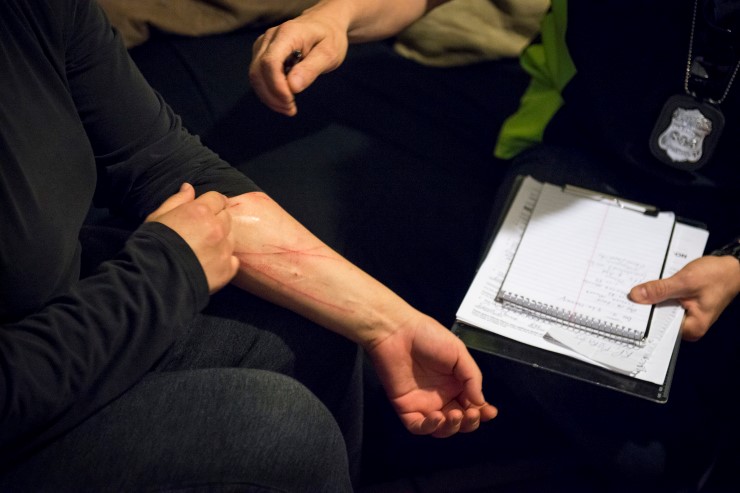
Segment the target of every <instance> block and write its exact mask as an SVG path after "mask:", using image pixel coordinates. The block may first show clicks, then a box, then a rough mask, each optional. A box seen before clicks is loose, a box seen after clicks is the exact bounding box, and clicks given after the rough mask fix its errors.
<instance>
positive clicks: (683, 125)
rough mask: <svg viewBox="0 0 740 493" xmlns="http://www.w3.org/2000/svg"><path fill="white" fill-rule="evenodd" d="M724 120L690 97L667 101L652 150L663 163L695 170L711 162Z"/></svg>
mask: <svg viewBox="0 0 740 493" xmlns="http://www.w3.org/2000/svg"><path fill="white" fill-rule="evenodd" d="M724 125H725V117H724V115H723V114H722V112H721V111H720V110H719V109H718V108H717V107H716V106H714V105H712V104H710V103H707V102H703V101H698V100H697V99H695V98H693V97H692V96H689V95H683V94H680V95H676V96H672V97H671V98H669V99H668V101H666V103H665V105H664V106H663V109H662V110H661V112H660V116H659V117H658V120H657V122H656V123H655V127H654V128H653V132H652V134H651V136H650V150H651V151H652V153H653V155H654V156H655V157H656V158H657V159H659V160H660V161H662V162H664V163H666V164H668V165H670V166H673V167H676V168H679V169H682V170H688V171H693V170H696V169H699V168H701V167H702V166H704V164H706V162H707V161H709V160H710V159H711V157H712V154H713V153H714V150H715V148H716V147H717V142H718V140H719V137H720V134H721V133H722V129H723V128H724Z"/></svg>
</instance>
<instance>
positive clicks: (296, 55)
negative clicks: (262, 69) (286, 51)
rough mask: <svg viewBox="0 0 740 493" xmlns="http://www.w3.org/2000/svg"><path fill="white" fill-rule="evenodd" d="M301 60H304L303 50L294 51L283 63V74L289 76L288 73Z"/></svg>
mask: <svg viewBox="0 0 740 493" xmlns="http://www.w3.org/2000/svg"><path fill="white" fill-rule="evenodd" d="M301 60H303V52H302V51H301V50H293V51H292V52H290V55H288V58H286V59H285V61H284V62H283V73H284V74H285V75H288V72H290V70H291V69H292V68H293V67H294V66H295V65H296V64H297V63H298V62H300V61H301Z"/></svg>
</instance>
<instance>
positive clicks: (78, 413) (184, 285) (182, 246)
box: [0, 0, 257, 468]
mask: <svg viewBox="0 0 740 493" xmlns="http://www.w3.org/2000/svg"><path fill="white" fill-rule="evenodd" d="M0 170H2V172H1V173H0V217H2V221H0V468H1V465H2V464H5V463H7V461H8V460H9V458H10V457H18V456H19V455H22V454H23V453H24V451H27V450H29V449H31V448H33V447H35V446H38V445H40V444H42V443H43V442H44V441H46V440H48V439H51V438H53V437H54V436H56V435H58V434H59V433H61V432H63V431H65V430H67V429H69V428H71V427H72V426H74V425H75V424H77V423H78V422H80V421H81V420H83V419H84V418H85V417H87V416H88V415H90V414H91V413H92V412H94V411H95V410H97V409H99V408H100V407H101V406H103V405H105V404H106V403H108V402H110V401H111V400H112V399H114V398H115V397H117V396H119V395H120V394H121V393H123V392H124V391H125V390H126V389H128V388H129V387H131V386H132V385H133V384H135V383H136V382H137V381H138V380H139V379H140V378H141V377H142V376H143V375H144V374H145V373H146V372H147V371H148V370H149V369H150V368H151V367H152V365H153V364H154V363H155V362H156V361H157V359H158V358H160V357H161V356H162V354H163V353H164V352H165V351H166V350H167V348H168V347H169V346H170V345H171V343H172V341H173V340H174V339H175V338H176V337H177V336H178V334H179V331H180V327H182V325H183V324H185V323H187V321H189V320H190V319H191V318H192V317H193V316H194V315H195V314H196V312H197V311H199V310H200V309H202V308H203V307H204V306H205V304H206V303H207V299H208V289H207V284H206V281H205V276H204V274H203V271H202V269H201V267H200V265H199V264H198V262H197V260H196V258H195V256H194V254H193V253H192V251H191V250H190V249H189V247H188V246H187V244H186V243H185V242H184V241H183V240H182V239H181V238H180V237H179V236H178V235H177V234H176V233H175V232H174V231H172V230H171V229H169V228H167V227H166V226H164V225H162V224H158V223H146V224H144V225H142V226H140V227H139V228H138V229H137V230H136V231H135V232H134V233H133V234H132V236H131V237H130V239H129V241H128V242H127V244H126V246H125V248H124V249H123V250H122V251H121V252H120V253H119V254H118V255H117V256H116V257H115V258H114V259H113V260H111V261H108V262H105V263H103V264H102V265H101V266H100V268H99V270H98V271H97V272H96V273H95V274H94V275H92V276H90V277H86V278H85V279H83V280H80V279H79V269H80V267H79V264H80V245H79V241H78V234H79V231H80V228H81V226H82V224H83V221H84V219H85V217H86V214H87V212H88V210H89V208H90V205H91V203H92V201H93V197H94V199H95V202H96V204H97V205H98V206H101V207H109V208H110V209H111V210H114V211H120V212H123V213H126V214H128V215H130V216H133V217H137V218H143V217H145V216H146V214H148V213H149V212H151V211H152V210H154V209H155V208H156V207H157V206H158V205H159V204H160V203H162V202H163V201H164V200H165V199H166V198H167V197H168V196H170V195H172V194H173V193H175V192H176V191H177V190H178V189H179V187H180V185H181V184H182V182H184V181H188V182H190V183H192V184H193V185H194V186H195V187H196V190H197V191H198V192H203V191H205V190H219V191H220V192H222V193H225V194H227V195H236V194H240V193H244V192H250V191H254V190H256V189H257V188H256V186H255V185H254V184H253V183H252V182H251V181H250V180H248V179H247V178H246V177H244V176H243V175H241V174H240V173H239V172H237V171H236V170H234V169H233V168H231V167H230V166H229V165H228V164H227V163H225V162H223V161H221V160H220V159H219V158H218V157H217V156H216V155H215V154H214V153H212V152H211V151H209V150H208V149H206V148H205V147H203V146H202V145H201V144H200V142H199V140H198V139H197V138H196V137H194V136H192V135H190V134H189V133H188V132H187V131H186V130H185V129H184V128H182V127H181V124H180V120H179V118H178V117H177V116H176V115H174V114H173V113H172V111H171V109H170V108H169V107H168V106H167V105H166V104H165V103H164V102H163V101H162V99H161V98H160V97H159V96H158V95H157V94H156V93H155V92H154V91H152V90H151V89H150V88H149V86H148V85H147V83H146V82H145V80H144V78H143V77H142V76H141V74H140V73H139V72H138V71H137V69H136V68H135V66H134V65H133V64H132V63H131V61H130V60H129V58H128V54H127V52H126V50H125V49H124V47H123V45H122V43H121V42H120V41H119V39H118V38H117V35H116V33H115V32H114V31H113V30H112V29H111V27H110V25H109V24H108V22H107V20H106V19H105V17H104V15H103V14H102V13H101V11H100V9H99V8H98V6H97V5H96V4H95V2H94V1H92V0H54V1H45V0H3V1H2V2H0Z"/></svg>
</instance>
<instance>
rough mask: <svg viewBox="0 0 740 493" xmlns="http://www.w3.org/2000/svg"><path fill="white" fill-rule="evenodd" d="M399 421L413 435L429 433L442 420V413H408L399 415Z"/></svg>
mask: <svg viewBox="0 0 740 493" xmlns="http://www.w3.org/2000/svg"><path fill="white" fill-rule="evenodd" d="M401 421H402V422H403V424H404V426H405V427H406V429H407V430H409V432H410V433H412V434H414V435H431V434H432V433H434V432H435V431H436V430H437V429H438V428H439V427H440V425H441V424H442V423H443V421H444V415H443V414H442V413H441V412H439V411H436V412H433V413H430V414H429V415H428V416H424V415H423V414H421V413H409V414H404V415H402V416H401Z"/></svg>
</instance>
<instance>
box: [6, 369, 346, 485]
mask: <svg viewBox="0 0 740 493" xmlns="http://www.w3.org/2000/svg"><path fill="white" fill-rule="evenodd" d="M0 486H1V487H2V489H3V490H8V491H110V490H134V491H139V490H168V491H172V490H174V491H177V490H188V491H210V490H218V491H350V490H351V487H350V479H349V473H348V466H347V456H346V452H345V447H344V442H343V439H342V435H341V433H340V431H339V429H338V427H337V425H336V423H335V421H334V420H333V418H332V416H331V414H330V413H329V412H328V410H327V409H326V407H325V406H324V405H323V404H322V403H321V402H320V401H319V400H318V399H317V398H316V397H315V396H314V395H313V394H312V393H311V392H309V391H308V390H307V389H306V388H305V387H303V386H302V385H300V384H299V383H297V382H296V381H295V380H293V379H290V378H287V377H285V376H283V375H279V374H276V373H272V372H266V371H262V370H250V369H207V370H192V371H180V372H166V373H154V374H150V375H149V376H148V377H146V378H145V379H144V380H143V381H142V382H140V383H139V384H137V385H136V386H135V387H133V388H132V389H131V390H130V391H128V392H127V393H125V394H124V395H123V396H122V397H120V398H119V399H117V400H116V401H114V402H113V403H111V404H110V405H108V406H107V407H105V408H104V409H102V410H101V411H100V412H98V413H97V414H95V415H93V416H92V417H90V418H89V419H87V420H86V421H85V422H83V423H82V424H81V425H79V426H78V427H77V428H75V429H74V430H72V431H71V432H69V433H68V434H66V435H65V436H63V437H62V438H60V439H59V440H57V441H55V442H54V443H52V444H49V445H48V446H46V447H45V448H44V449H42V450H40V451H39V452H38V453H36V454H35V455H34V456H33V457H32V458H31V459H30V460H28V461H26V462H25V463H23V464H21V465H20V466H18V467H17V468H15V469H13V470H12V471H10V472H9V473H8V474H7V475H5V477H3V478H0Z"/></svg>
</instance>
